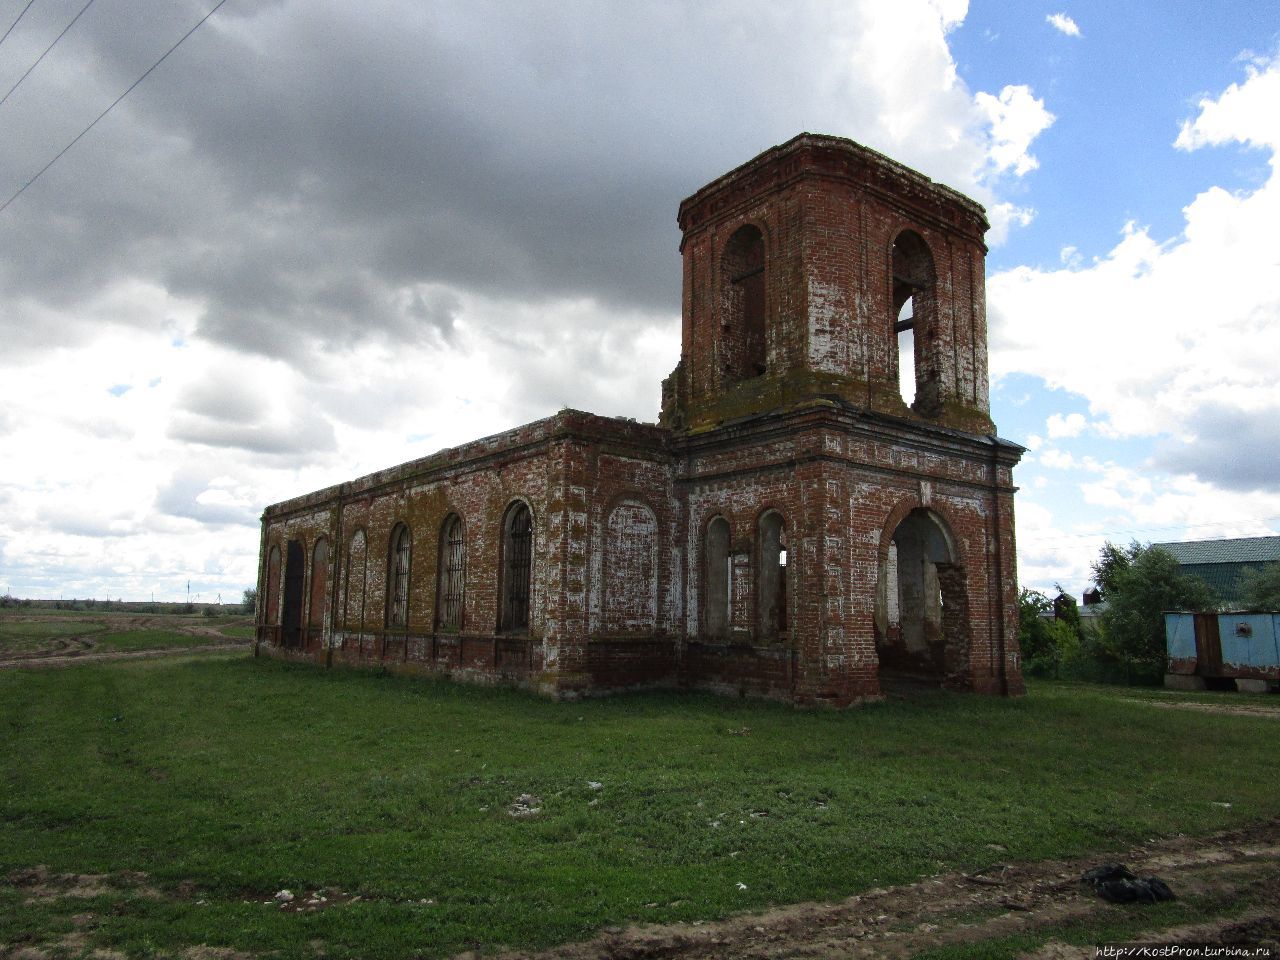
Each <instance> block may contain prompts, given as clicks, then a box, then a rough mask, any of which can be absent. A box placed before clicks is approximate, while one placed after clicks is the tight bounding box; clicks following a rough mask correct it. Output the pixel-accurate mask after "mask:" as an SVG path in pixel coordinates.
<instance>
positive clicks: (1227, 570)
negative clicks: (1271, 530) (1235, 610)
mask: <svg viewBox="0 0 1280 960" xmlns="http://www.w3.org/2000/svg"><path fill="white" fill-rule="evenodd" d="M1152 546H1153V547H1159V548H1160V549H1161V550H1166V551H1168V552H1169V553H1171V554H1173V556H1174V558H1175V559H1176V560H1177V561H1178V563H1179V564H1180V565H1181V567H1182V572H1183V573H1185V574H1188V575H1190V576H1193V577H1199V578H1200V579H1201V580H1203V581H1204V582H1205V583H1207V584H1209V586H1211V587H1212V588H1213V589H1214V591H1215V592H1217V594H1218V596H1219V598H1220V599H1221V600H1222V601H1223V602H1224V603H1227V604H1239V603H1242V602H1243V597H1241V596H1240V578H1241V577H1242V576H1244V572H1245V571H1246V570H1251V569H1257V568H1259V567H1262V566H1263V565H1265V564H1268V563H1274V562H1277V561H1280V537H1237V538H1234V539H1228V540H1186V541H1183V542H1181V543H1153V544H1152Z"/></svg>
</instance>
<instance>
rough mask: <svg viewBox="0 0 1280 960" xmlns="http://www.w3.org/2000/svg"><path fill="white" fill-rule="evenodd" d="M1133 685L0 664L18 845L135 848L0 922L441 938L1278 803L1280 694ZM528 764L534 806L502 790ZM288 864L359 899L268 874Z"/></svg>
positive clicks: (358, 948)
mask: <svg viewBox="0 0 1280 960" xmlns="http://www.w3.org/2000/svg"><path fill="white" fill-rule="evenodd" d="M1128 695H1130V694H1129V691H1125V690H1109V689H1102V688H1087V687H1077V686H1070V685H1066V684H1050V683H1040V684H1036V685H1034V686H1033V687H1032V692H1031V695H1030V696H1028V697H1026V698H1023V699H1020V700H997V699H989V698H981V697H970V696H958V695H947V694H941V693H939V694H935V695H928V696H924V697H922V698H921V699H918V700H914V701H910V702H900V701H896V702H889V703H884V704H880V705H875V706H871V707H866V708H862V709H857V710H852V711H847V712H844V713H834V712H800V711H796V710H793V709H791V708H789V707H784V706H776V705H771V704H761V703H755V702H743V701H737V700H730V699H722V698H716V697H711V696H703V695H685V694H675V693H664V694H646V695H636V696H628V697H619V698H613V699H608V700H594V701H587V702H582V703H552V702H548V701H544V700H541V699H536V698H534V697H532V696H529V695H525V694H522V693H518V692H514V691H507V690H495V689H486V688H476V687H466V686H459V685H452V684H448V683H444V682H433V681H429V680H421V679H405V678H393V677H386V676H380V675H378V674H373V673H362V672H353V671H341V670H333V671H325V670H322V669H317V668H315V667H311V666H302V665H291V664H284V663H278V662H274V661H269V660H254V659H252V658H250V657H246V656H243V655H240V654H236V655H233V656H225V655H224V656H216V657H209V656H206V657H190V658H185V659H165V660H146V661H133V662H127V663H114V664H92V665H83V666H77V667H74V668H70V669H64V670H58V671H49V672H41V671H14V672H10V673H0V737H3V740H2V741H0V775H2V776H3V778H4V779H3V789H2V790H0V874H3V875H9V876H11V877H12V876H14V875H15V873H14V872H15V871H20V870H26V869H30V868H33V867H35V866H37V865H46V866H47V867H48V870H49V871H50V872H52V873H55V874H58V873H75V874H112V875H113V876H115V877H117V878H118V877H125V878H128V877H129V876H130V874H128V873H127V872H128V871H140V872H142V873H144V874H146V878H145V882H144V881H143V880H136V881H135V880H123V881H111V882H110V883H108V886H109V887H110V889H104V890H103V891H102V892H100V893H99V894H98V895H97V896H90V897H88V898H68V897H63V898H56V899H40V898H35V899H33V898H32V897H30V896H29V895H28V894H27V893H24V891H23V888H22V887H20V886H15V885H13V884H10V885H8V886H3V887H0V891H2V896H0V943H15V942H17V939H18V937H20V936H21V935H23V934H25V933H28V932H30V931H33V930H34V931H41V932H43V933H44V934H45V935H50V934H54V933H57V932H58V931H63V930H69V929H71V925H72V919H71V918H72V916H73V915H75V914H82V913H84V912H86V911H89V912H92V913H93V914H94V916H95V920H94V924H95V925H94V926H93V928H92V932H91V940H90V942H91V945H92V946H94V947H111V948H115V949H120V950H124V951H125V952H127V953H129V954H130V955H137V956H149V955H153V954H155V953H156V952H170V953H172V952H176V951H178V950H180V948H182V947H184V946H189V945H196V944H201V943H206V944H210V945H217V946H228V947H233V948H236V949H240V950H245V951H250V952H253V953H263V952H268V951H272V952H274V954H273V955H275V956H280V957H313V956H315V955H316V950H317V947H316V946H314V945H316V944H318V945H320V948H322V949H323V951H324V955H325V956H326V957H330V958H337V957H364V958H370V957H396V956H408V955H413V956H447V955H449V954H451V953H453V952H456V951H459V950H465V949H468V948H473V947H489V948H491V947H493V946H494V945H500V944H508V945H519V946H538V945H549V944H553V943H557V942H563V941H567V940H572V939H579V938H583V937H585V936H587V935H589V934H591V933H593V932H595V931H596V930H598V929H599V928H600V927H602V926H605V925H609V924H623V923H628V922H633V921H658V922H661V921H669V920H675V919H695V918H709V917H717V916H723V915H726V914H729V913H732V912H736V911H741V910H749V909H759V908H762V907H765V906H767V905H769V904H775V903H786V902H793V901H800V900H808V899H831V898H838V897H843V896H847V895H849V894H851V893H855V892H857V891H859V890H862V889H866V888H867V887H870V886H875V885H884V884H889V883H895V882H901V881H907V880H913V879H916V878H918V877H920V876H922V875H927V874H932V873H935V872H938V871H941V870H948V869H953V868H965V869H972V868H977V867H981V866H986V865H989V864H991V863H994V862H996V861H997V859H1000V860H1002V861H1008V860H1023V859H1039V858H1044V857H1051V856H1069V855H1079V854H1084V853H1087V852H1090V851H1099V850H1106V849H1114V848H1117V847H1120V846H1122V845H1124V844H1128V843H1130V842H1133V841H1138V840H1142V839H1145V838H1148V837H1155V836H1160V835H1168V834H1171V833H1175V832H1180V831H1181V832H1187V833H1207V832H1210V831H1213V830H1216V829H1220V828H1224V827H1227V826H1232V825H1237V824H1240V823H1243V822H1245V821H1249V820H1254V819H1258V818H1261V817H1266V816H1274V815H1277V814H1280V791H1277V790H1276V788H1275V783H1274V780H1273V778H1272V777H1271V776H1270V774H1269V771H1272V770H1273V769H1274V763H1275V760H1274V757H1275V746H1274V744H1275V736H1276V732H1277V729H1280V728H1277V722H1276V721H1275V720H1274V719H1270V718H1261V717H1249V716H1221V715H1215V714H1208V713H1203V712H1195V711H1181V710H1158V709H1153V708H1151V707H1150V706H1147V705H1145V704H1142V703H1134V702H1128V701H1126V700H1124V699H1123V698H1124V697H1126V696H1128ZM526 794H527V795H530V798H529V799H527V800H526V804H527V805H528V806H533V807H537V808H539V812H537V813H536V814H532V815H529V816H522V817H513V816H511V815H510V810H511V808H512V805H513V803H515V802H516V801H517V798H519V797H521V796H522V795H526ZM532 798H536V800H535V799H532ZM1223 804H1230V806H1229V807H1227V806H1223ZM992 844H994V845H998V846H999V848H1000V849H999V850H998V851H997V850H993V849H992V848H991V847H990V846H988V845H992ZM131 884H132V885H131ZM741 885H745V889H743V888H742V886H741ZM284 888H287V889H289V890H291V891H293V892H294V893H295V894H304V893H309V892H311V891H314V890H318V889H322V888H323V889H326V890H328V891H330V896H331V898H332V899H335V900H340V901H341V903H340V905H339V906H334V907H332V908H330V909H325V910H321V911H318V912H314V913H303V912H294V911H291V910H281V909H280V908H279V907H278V906H276V905H274V904H273V905H266V904H264V901H269V900H271V899H272V897H273V895H274V894H275V893H276V892H277V891H279V890H281V889H284ZM338 891H340V892H341V895H338V894H337V892H338ZM355 896H358V897H359V899H358V900H348V898H349V897H355Z"/></svg>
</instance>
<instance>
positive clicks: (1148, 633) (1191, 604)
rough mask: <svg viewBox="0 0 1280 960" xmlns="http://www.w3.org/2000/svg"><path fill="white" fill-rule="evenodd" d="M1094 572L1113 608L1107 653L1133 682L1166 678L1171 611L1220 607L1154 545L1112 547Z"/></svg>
mask: <svg viewBox="0 0 1280 960" xmlns="http://www.w3.org/2000/svg"><path fill="white" fill-rule="evenodd" d="M1092 572H1093V579H1094V582H1095V583H1096V584H1097V585H1098V587H1099V588H1101V590H1102V596H1103V598H1104V599H1105V600H1106V601H1107V605H1108V606H1107V609H1106V611H1105V612H1104V613H1103V614H1102V637H1101V641H1102V642H1101V650H1102V651H1103V652H1104V653H1105V654H1106V655H1109V656H1111V657H1113V658H1114V659H1115V660H1116V661H1118V662H1119V663H1122V664H1123V665H1124V668H1125V674H1126V678H1128V679H1139V680H1151V681H1154V682H1158V681H1159V678H1160V677H1161V676H1162V675H1163V673H1164V667H1165V631H1164V614H1165V611H1167V610H1191V611H1196V610H1212V609H1215V608H1216V607H1217V597H1216V596H1215V595H1214V592H1213V590H1211V589H1210V588H1209V585H1208V584H1207V583H1205V582H1204V581H1203V580H1199V579H1197V578H1196V577H1190V576H1187V575H1185V574H1183V573H1181V572H1180V571H1179V569H1178V561H1177V560H1176V559H1175V558H1174V556H1173V554H1171V553H1169V552H1168V551H1165V550H1161V549H1160V548H1158V547H1152V546H1150V545H1149V544H1148V545H1145V546H1144V545H1143V544H1140V543H1138V542H1137V541H1134V542H1133V543H1131V544H1129V546H1128V547H1117V546H1116V545H1115V544H1112V543H1107V544H1106V545H1104V546H1103V548H1102V551H1101V553H1100V554H1099V556H1098V559H1097V561H1096V562H1095V563H1094V564H1093V568H1092Z"/></svg>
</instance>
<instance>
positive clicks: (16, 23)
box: [0, 0, 36, 43]
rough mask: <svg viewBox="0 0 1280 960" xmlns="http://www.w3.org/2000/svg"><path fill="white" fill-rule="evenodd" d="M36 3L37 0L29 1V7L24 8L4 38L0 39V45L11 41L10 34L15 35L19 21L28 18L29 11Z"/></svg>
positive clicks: (10, 25)
mask: <svg viewBox="0 0 1280 960" xmlns="http://www.w3.org/2000/svg"><path fill="white" fill-rule="evenodd" d="M35 2H36V0H27V5H26V6H25V7H23V8H22V13H20V14H18V16H17V17H16V18H15V19H14V21H13V23H11V24H9V29H8V30H6V31H5V32H4V36H3V37H0V43H4V42H5V41H6V40H8V39H9V34H11V33H13V28H14V27H16V26H17V25H18V21H19V20H21V19H22V18H23V17H24V16H26V13H27V11H28V10H30V9H31V5H32V4H33V3H35Z"/></svg>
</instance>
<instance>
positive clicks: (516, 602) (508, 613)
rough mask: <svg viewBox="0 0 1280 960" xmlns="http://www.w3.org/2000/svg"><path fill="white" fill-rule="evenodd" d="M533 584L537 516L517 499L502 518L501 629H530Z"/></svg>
mask: <svg viewBox="0 0 1280 960" xmlns="http://www.w3.org/2000/svg"><path fill="white" fill-rule="evenodd" d="M532 582H533V514H532V512H530V510H529V505H528V504H527V503H525V502H524V501H523V500H516V501H515V502H514V503H512V504H511V505H510V506H508V507H507V512H506V513H505V514H504V515H503V517H502V558H501V589H500V594H499V597H500V609H499V612H498V629H499V630H506V631H522V630H528V629H529V598H530V593H531V591H530V587H531V585H532Z"/></svg>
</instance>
